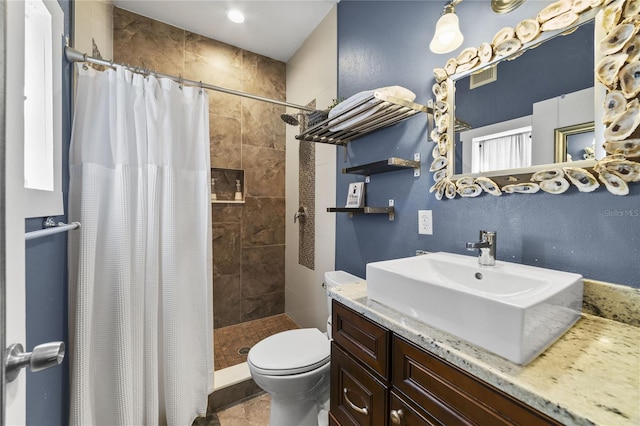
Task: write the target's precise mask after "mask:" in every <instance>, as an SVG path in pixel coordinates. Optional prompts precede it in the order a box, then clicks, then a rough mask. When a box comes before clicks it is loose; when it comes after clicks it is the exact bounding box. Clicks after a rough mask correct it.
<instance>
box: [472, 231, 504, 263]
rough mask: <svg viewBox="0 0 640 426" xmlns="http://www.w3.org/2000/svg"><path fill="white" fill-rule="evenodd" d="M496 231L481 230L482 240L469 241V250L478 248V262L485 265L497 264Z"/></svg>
mask: <svg viewBox="0 0 640 426" xmlns="http://www.w3.org/2000/svg"><path fill="white" fill-rule="evenodd" d="M496 239H497V236H496V232H495V231H480V241H478V242H475V243H467V250H476V249H477V250H478V263H479V264H480V265H483V266H493V265H495V264H496Z"/></svg>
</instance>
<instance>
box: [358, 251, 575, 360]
mask: <svg viewBox="0 0 640 426" xmlns="http://www.w3.org/2000/svg"><path fill="white" fill-rule="evenodd" d="M366 280H367V296H368V298H369V299H372V300H375V301H377V302H379V303H382V304H384V305H387V306H389V307H391V308H393V309H395V310H397V311H400V312H402V313H403V314H405V315H409V316H411V317H414V318H416V319H417V320H419V321H421V322H424V323H426V324H428V325H430V326H432V327H436V328H439V329H441V330H444V331H446V332H448V333H451V334H453V335H455V336H457V337H460V338H462V339H464V340H467V341H469V342H471V343H473V344H476V345H478V346H480V347H483V348H485V349H487V350H489V351H491V352H493V353H495V354H498V355H500V356H502V357H504V358H506V359H508V360H510V361H512V362H515V363H517V364H527V363H528V362H530V361H531V360H533V359H534V358H535V357H537V356H538V355H540V354H541V353H542V352H543V351H544V350H545V349H546V348H548V347H549V346H550V345H551V344H552V343H553V342H555V340H556V339H558V338H559V337H560V336H562V334H563V333H564V332H566V331H567V330H568V329H569V328H571V326H572V325H573V324H574V323H575V322H576V321H577V320H578V318H579V317H580V312H581V311H582V290H583V282H582V276H581V275H579V274H573V273H568V272H561V271H554V270H551V269H544V268H538V267H533V266H526V265H519V264H516V263H509V262H502V261H497V262H496V264H495V266H479V265H478V259H477V257H472V256H463V255H459V254H452V253H444V252H440V253H432V254H428V255H424V256H414V257H407V258H402V259H395V260H387V261H382V262H374V263H369V264H367V277H366Z"/></svg>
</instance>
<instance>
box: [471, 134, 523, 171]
mask: <svg viewBox="0 0 640 426" xmlns="http://www.w3.org/2000/svg"><path fill="white" fill-rule="evenodd" d="M471 148H472V150H473V151H472V153H471V172H472V173H480V172H489V171H492V170H505V169H518V168H521V167H529V166H531V131H530V130H529V131H526V132H524V133H516V134H511V135H506V136H500V137H496V138H492V139H483V140H482V141H480V142H476V141H475V140H473V145H472V146H471Z"/></svg>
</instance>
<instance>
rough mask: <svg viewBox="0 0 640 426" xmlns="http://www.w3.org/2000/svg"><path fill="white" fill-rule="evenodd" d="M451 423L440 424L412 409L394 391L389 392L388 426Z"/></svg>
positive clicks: (429, 425)
mask: <svg viewBox="0 0 640 426" xmlns="http://www.w3.org/2000/svg"><path fill="white" fill-rule="evenodd" d="M443 424H446V425H450V424H451V423H441V422H439V421H438V420H437V419H434V418H433V417H431V416H429V415H428V414H427V415H425V414H424V413H421V412H420V411H419V410H415V409H413V407H411V406H410V405H409V404H408V403H406V402H405V401H404V400H403V399H402V398H400V396H399V395H396V393H395V391H391V397H390V398H389V425H390V426H440V425H443Z"/></svg>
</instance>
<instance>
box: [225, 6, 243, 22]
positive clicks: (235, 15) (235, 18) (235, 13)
mask: <svg viewBox="0 0 640 426" xmlns="http://www.w3.org/2000/svg"><path fill="white" fill-rule="evenodd" d="M227 18H229V20H230V21H231V22H235V23H236V24H241V23H243V22H244V15H243V14H242V12H240V11H239V10H237V9H231V10H230V11H228V12H227Z"/></svg>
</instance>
